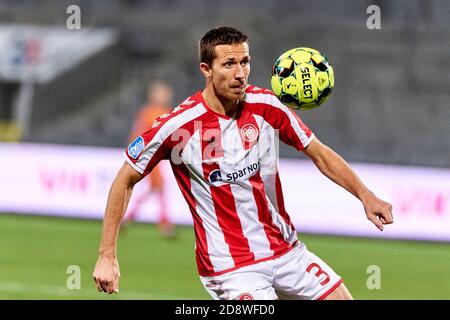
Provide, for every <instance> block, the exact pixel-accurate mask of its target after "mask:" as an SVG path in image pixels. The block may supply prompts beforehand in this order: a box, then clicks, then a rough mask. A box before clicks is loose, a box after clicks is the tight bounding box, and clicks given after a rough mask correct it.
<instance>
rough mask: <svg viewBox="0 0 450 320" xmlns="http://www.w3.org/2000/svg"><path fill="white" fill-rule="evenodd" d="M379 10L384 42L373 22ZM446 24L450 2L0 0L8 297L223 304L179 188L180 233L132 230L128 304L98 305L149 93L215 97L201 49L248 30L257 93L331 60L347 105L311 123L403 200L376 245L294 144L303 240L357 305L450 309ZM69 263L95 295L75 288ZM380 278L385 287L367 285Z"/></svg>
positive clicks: (308, 117)
mask: <svg viewBox="0 0 450 320" xmlns="http://www.w3.org/2000/svg"><path fill="white" fill-rule="evenodd" d="M372 4H375V5H378V6H379V7H380V9H381V29H379V30H369V29H368V28H367V26H366V20H367V18H368V17H369V15H370V14H368V13H366V10H367V7H368V6H369V5H372ZM71 5H77V6H78V7H79V8H80V9H81V15H80V18H81V19H80V23H81V29H79V30H78V29H75V30H70V29H69V28H68V27H67V20H68V19H70V17H71V13H67V9H68V7H69V6H71ZM449 17H450V3H449V2H448V1H445V0H428V1H427V0H411V1H407V0H398V1H394V0H391V1H388V0H372V1H370V0H368V1H357V0H343V1H339V2H338V1H324V0H319V1H307V0H285V1H260V0H248V1H237V0H230V1H213V0H210V1H207V0H183V1H180V0H166V1H159V0H151V1H150V0H149V1H144V0H122V1H119V0H97V1H75V0H71V1H64V0H61V1H51V0H39V1H37V0H0V48H1V50H0V141H3V142H0V211H1V213H2V214H1V215H0V239H1V240H0V299H39V298H41V299H102V298H107V299H133V298H134V299H184V298H187V299H208V298H209V296H207V294H206V293H205V292H204V289H203V288H202V286H201V283H200V281H199V279H198V277H197V275H196V268H195V258H194V240H193V231H192V230H191V228H190V217H189V213H188V212H187V211H185V210H184V208H185V207H183V206H182V204H181V203H182V200H181V198H180V193H179V191H177V190H176V188H175V187H174V185H173V181H171V180H170V179H169V180H168V181H169V182H168V184H170V185H168V186H167V188H168V189H169V191H170V195H171V196H173V198H174V199H175V200H174V201H172V206H174V207H176V208H178V211H177V212H176V213H175V219H176V221H177V222H178V223H179V224H180V225H183V226H179V227H178V229H177V230H178V236H177V238H176V239H173V240H172V241H167V240H164V239H162V238H161V237H160V236H159V234H158V232H157V230H156V228H155V227H154V226H153V225H149V224H147V223H145V224H137V225H133V226H132V227H130V228H127V230H126V231H125V232H124V233H122V234H121V236H120V239H119V262H120V264H121V272H122V281H121V293H120V294H119V295H116V296H106V295H100V294H99V293H97V292H96V291H95V287H94V284H93V282H92V280H91V273H92V270H93V267H94V264H95V261H96V258H97V249H98V242H99V238H100V232H101V222H100V220H99V219H100V218H101V216H102V215H103V210H104V206H105V204H106V195H107V192H108V188H109V184H110V183H111V181H112V179H113V178H114V175H115V172H116V170H117V169H118V167H119V166H120V164H121V162H122V161H123V160H122V156H121V152H122V150H123V148H124V147H125V146H126V145H127V142H128V141H127V140H128V135H129V132H130V128H131V125H132V121H133V117H134V115H135V114H136V112H137V111H138V109H139V107H140V106H141V105H142V104H143V103H144V102H145V94H146V88H147V85H148V83H149V82H151V81H152V80H155V79H162V80H164V81H166V82H168V83H169V84H170V85H171V86H172V87H173V88H174V92H175V99H174V101H175V102H176V103H178V102H181V101H182V100H184V99H185V98H186V97H187V96H189V95H190V94H192V93H193V92H194V91H197V90H198V89H201V88H202V86H203V79H202V77H201V75H200V74H199V72H198V68H197V63H198V62H197V42H198V40H199V39H200V37H201V36H202V35H203V34H204V33H205V32H206V31H207V30H209V29H210V28H212V27H215V26H219V25H233V26H236V27H238V28H240V29H242V30H243V31H244V32H245V33H247V34H248V35H249V39H250V47H251V55H252V75H251V83H253V84H255V85H258V86H262V87H269V86H270V83H269V81H270V72H271V66H272V64H273V62H274V61H275V59H276V58H277V57H278V56H279V55H280V54H281V53H283V52H284V51H286V50H287V49H290V48H293V47H299V46H308V47H312V48H316V49H318V50H320V51H321V52H322V53H324V54H325V55H326V56H327V57H328V58H329V60H330V62H331V64H332V65H333V66H334V69H335V76H336V87H335V89H334V92H333V94H332V95H331V97H330V99H329V101H328V102H327V103H326V104H325V105H324V106H322V107H320V108H319V109H316V110H312V111H307V112H303V113H301V115H300V116H301V117H302V119H303V120H304V122H306V123H307V124H308V125H309V126H310V127H311V128H312V130H313V131H314V132H315V133H316V135H317V136H318V137H319V138H320V139H321V140H322V141H324V142H325V143H326V144H328V145H330V146H331V147H332V148H333V149H335V150H336V151H337V152H338V153H340V154H341V155H342V156H343V157H344V158H345V159H346V160H348V161H349V162H351V163H352V164H354V166H355V169H356V171H357V172H358V173H360V174H361V176H362V177H363V180H364V181H366V182H367V184H368V185H369V187H371V188H372V189H373V190H374V191H375V192H376V193H378V194H380V196H383V197H385V198H386V199H387V200H388V201H391V202H392V203H393V204H394V210H395V211H394V214H395V215H396V218H397V220H396V224H395V226H392V227H391V228H387V229H386V230H385V231H384V232H383V234H379V233H376V232H375V231H374V230H372V227H371V226H369V225H368V222H367V221H366V220H365V218H364V214H363V209H362V207H360V206H359V204H358V202H357V201H356V200H355V199H353V198H351V197H350V196H348V195H346V194H345V192H343V191H342V192H341V191H336V189H337V188H338V187H336V186H334V185H332V184H331V182H328V181H326V180H325V179H323V178H322V177H320V174H318V173H317V172H316V171H314V168H313V167H312V166H311V165H310V164H308V163H307V161H306V160H304V158H303V157H302V155H299V154H297V153H296V152H295V151H294V150H293V149H289V148H287V147H285V146H280V155H281V157H282V160H281V162H282V164H281V166H282V170H283V167H284V169H285V173H284V174H283V171H282V172H281V175H282V180H283V179H284V180H283V181H285V182H286V184H284V185H283V186H284V190H285V193H286V197H287V207H288V211H289V212H290V213H291V215H293V216H294V219H295V220H296V226H298V230H299V231H300V232H301V233H302V232H305V233H307V235H304V234H301V235H300V239H301V240H303V241H304V242H305V243H306V244H307V245H308V246H309V247H310V249H312V251H314V252H315V253H316V254H318V255H319V256H321V257H322V258H323V259H324V260H326V261H327V262H329V263H330V264H331V265H332V266H333V267H334V268H335V269H336V271H337V272H338V273H340V274H341V275H342V276H343V278H344V280H345V282H346V284H347V286H348V287H349V289H350V291H351V292H352V293H353V295H354V297H355V298H359V299H449V298H450V244H449V241H450V90H449V89H450V87H449V83H450V62H449V61H450V60H449V59H448V57H449V55H450V42H449V39H450V22H449ZM167 173H168V175H170V173H169V172H168V171H167ZM307 184H310V185H313V186H317V189H315V188H314V190H311V188H310V189H309V190H306V189H307V186H306V185H307ZM299 189H300V190H299ZM137 191H138V192H139V190H137ZM308 192H309V193H308ZM301 195H304V196H303V197H301ZM322 197H323V198H322ZM297 200H298V203H297ZM179 201H180V202H179ZM304 203H306V206H305V207H302V205H304ZM183 205H184V204H183ZM180 208H181V209H180ZM152 210H153V209H152V206H151V201H150V203H149V204H148V205H147V211H146V212H144V213H143V217H142V218H141V220H142V222H154V221H155V217H154V215H153V213H154V212H152ZM315 210H316V211H315ZM174 211H176V209H174ZM57 217H64V219H62V218H57ZM80 218H86V219H80ZM347 221H348V222H349V223H347ZM356 236H360V237H361V238H357V237H356ZM375 237H376V238H375ZM381 238H385V239H381ZM168 252H170V255H168V254H167V253H168ZM72 265H76V266H79V267H80V270H81V276H82V278H81V288H80V289H75V290H70V289H68V288H67V286H66V284H67V279H68V277H69V276H70V274H68V273H67V270H68V269H67V268H68V267H69V266H72ZM373 265H375V266H378V267H379V268H380V270H381V288H379V289H370V288H369V287H368V286H367V281H368V278H369V277H370V275H371V274H370V273H368V272H367V268H368V267H369V266H373Z"/></svg>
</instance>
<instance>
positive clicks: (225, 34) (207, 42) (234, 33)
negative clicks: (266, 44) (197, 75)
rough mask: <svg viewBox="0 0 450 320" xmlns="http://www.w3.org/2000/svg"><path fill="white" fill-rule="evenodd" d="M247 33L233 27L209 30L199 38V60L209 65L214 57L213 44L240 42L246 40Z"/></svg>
mask: <svg viewBox="0 0 450 320" xmlns="http://www.w3.org/2000/svg"><path fill="white" fill-rule="evenodd" d="M247 38H248V37H247V35H245V34H243V33H242V32H241V31H239V30H238V29H236V28H233V27H218V28H215V29H211V30H209V31H208V32H207V33H206V34H205V35H204V36H203V38H202V39H201V40H200V45H199V47H200V48H199V54H200V62H204V63H207V64H208V65H209V66H211V63H212V61H213V60H214V58H215V57H216V51H215V50H214V47H215V46H218V45H221V44H240V43H244V42H247Z"/></svg>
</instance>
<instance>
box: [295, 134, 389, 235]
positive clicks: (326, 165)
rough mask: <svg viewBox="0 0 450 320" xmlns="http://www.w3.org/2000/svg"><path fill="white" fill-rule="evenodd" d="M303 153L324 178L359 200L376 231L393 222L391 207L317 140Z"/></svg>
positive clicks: (346, 164) (334, 153)
mask: <svg viewBox="0 0 450 320" xmlns="http://www.w3.org/2000/svg"><path fill="white" fill-rule="evenodd" d="M303 153H304V154H306V155H307V156H308V157H309V158H310V159H311V160H312V161H313V162H314V164H315V165H316V166H317V168H318V169H319V170H320V171H321V172H322V173H323V174H324V175H325V176H327V177H328V178H329V179H331V180H332V181H334V182H335V183H337V184H338V185H340V186H342V187H343V188H345V189H346V190H348V191H349V192H351V193H352V194H353V195H354V196H355V197H357V198H358V199H359V200H361V202H362V204H363V205H364V210H365V211H366V215H367V219H369V220H370V221H372V222H373V224H375V225H376V226H377V228H378V229H380V230H381V231H383V225H384V224H391V223H393V222H394V218H393V215H392V205H391V204H390V203H387V202H385V201H383V200H381V199H379V198H378V197H377V196H376V195H375V194H374V193H373V192H372V191H370V190H369V189H368V188H367V187H366V186H365V185H364V183H363V182H362V181H361V179H360V178H359V177H358V176H357V175H356V173H355V172H354V171H353V170H352V169H351V168H350V166H349V164H348V163H347V162H346V161H345V160H344V159H343V158H342V157H341V156H339V155H338V154H337V153H336V152H334V151H333V150H332V149H331V148H329V147H328V146H326V145H324V144H323V143H321V142H320V141H319V139H317V138H314V139H313V140H312V141H311V142H310V143H309V145H308V146H307V147H306V148H305V149H304V150H303Z"/></svg>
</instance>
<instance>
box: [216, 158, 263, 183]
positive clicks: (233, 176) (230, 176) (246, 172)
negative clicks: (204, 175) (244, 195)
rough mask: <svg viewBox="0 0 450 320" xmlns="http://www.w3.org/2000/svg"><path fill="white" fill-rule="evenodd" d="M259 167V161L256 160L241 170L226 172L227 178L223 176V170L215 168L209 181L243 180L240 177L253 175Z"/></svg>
mask: <svg viewBox="0 0 450 320" xmlns="http://www.w3.org/2000/svg"><path fill="white" fill-rule="evenodd" d="M258 169H259V163H257V162H255V163H253V164H250V165H248V166H246V167H245V168H242V169H240V170H237V171H233V172H231V173H227V174H225V173H224V175H225V178H222V171H221V170H220V169H215V170H213V171H211V173H210V174H209V177H208V179H209V182H211V183H213V182H218V181H221V182H230V181H236V180H242V179H239V178H242V177H244V176H251V175H252V173H254V172H257V171H258Z"/></svg>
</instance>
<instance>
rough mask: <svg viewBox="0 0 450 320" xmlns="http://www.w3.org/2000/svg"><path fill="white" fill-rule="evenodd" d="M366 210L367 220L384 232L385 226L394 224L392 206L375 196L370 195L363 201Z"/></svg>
mask: <svg viewBox="0 0 450 320" xmlns="http://www.w3.org/2000/svg"><path fill="white" fill-rule="evenodd" d="M363 205H364V210H365V211H366V215H367V219H369V220H370V221H372V223H373V224H374V225H375V226H376V227H377V228H378V229H380V231H383V225H384V224H391V223H393V222H394V216H393V214H392V205H391V204H390V203H388V202H385V201H383V200H381V199H379V198H378V197H376V196H375V195H374V194H370V195H369V196H368V197H367V198H366V199H364V200H363Z"/></svg>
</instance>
